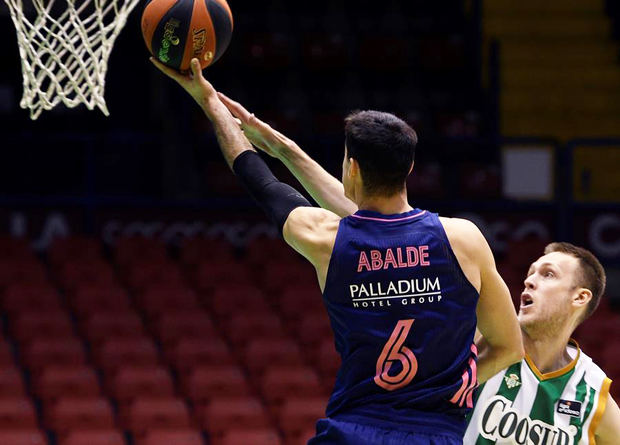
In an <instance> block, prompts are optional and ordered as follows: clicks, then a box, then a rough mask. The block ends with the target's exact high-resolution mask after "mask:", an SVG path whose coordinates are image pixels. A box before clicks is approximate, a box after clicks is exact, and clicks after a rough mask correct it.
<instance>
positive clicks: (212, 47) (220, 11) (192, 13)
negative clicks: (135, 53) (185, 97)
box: [142, 0, 233, 71]
mask: <svg viewBox="0 0 620 445" xmlns="http://www.w3.org/2000/svg"><path fill="white" fill-rule="evenodd" d="M232 30H233V17H232V13H231V12H230V8H229V6H228V4H227V3H226V0H150V1H149V2H148V3H147V4H146V6H145V8H144V11H143V13H142V36H143V37H144V41H145V42H146V46H147V48H148V49H149V51H150V53H151V54H152V55H153V56H154V57H155V58H156V59H157V60H159V61H160V62H162V63H164V64H165V65H168V66H169V67H172V68H176V69H177V70H181V71H185V70H187V69H189V62H190V60H192V59H193V58H194V57H196V58H198V60H200V65H201V67H202V68H206V67H207V66H209V65H211V64H212V63H213V62H215V61H216V60H217V59H219V58H220V57H221V55H222V54H223V53H224V51H226V48H227V47H228V44H229V43H230V38H231V36H232Z"/></svg>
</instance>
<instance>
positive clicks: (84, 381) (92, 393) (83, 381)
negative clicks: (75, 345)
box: [32, 365, 101, 402]
mask: <svg viewBox="0 0 620 445" xmlns="http://www.w3.org/2000/svg"><path fill="white" fill-rule="evenodd" d="M32 388H33V392H34V393H35V394H36V395H37V396H38V397H39V398H41V399H42V400H43V401H44V402H50V401H54V400H56V399H58V398H60V397H63V396H65V395H71V397H84V398H92V397H96V396H98V395H100V394H101V391H100V389H99V380H98V378H97V374H96V373H95V370H94V369H93V368H91V367H89V366H86V365H82V366H65V365H52V366H47V367H45V368H43V369H42V370H41V372H40V373H39V374H35V375H34V376H33V381H32Z"/></svg>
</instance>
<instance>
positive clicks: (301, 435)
mask: <svg viewBox="0 0 620 445" xmlns="http://www.w3.org/2000/svg"><path fill="white" fill-rule="evenodd" d="M317 420H318V419H317ZM315 435H316V427H315V426H308V428H306V429H305V430H303V431H301V430H298V431H294V432H289V434H288V436H287V437H286V442H285V444H286V445H306V444H307V443H308V441H309V440H310V439H311V438H313V437H314V436H315Z"/></svg>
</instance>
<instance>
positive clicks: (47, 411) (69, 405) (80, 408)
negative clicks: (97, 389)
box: [43, 397, 115, 434]
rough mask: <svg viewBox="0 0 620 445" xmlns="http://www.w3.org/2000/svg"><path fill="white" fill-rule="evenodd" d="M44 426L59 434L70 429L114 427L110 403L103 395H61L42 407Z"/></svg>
mask: <svg viewBox="0 0 620 445" xmlns="http://www.w3.org/2000/svg"><path fill="white" fill-rule="evenodd" d="M43 417H44V422H45V426H46V427H47V428H49V429H51V430H54V431H55V432H57V433H59V434H66V433H68V432H69V431H70V430H74V429H80V430H98V429H106V428H114V426H115V419H114V412H113V411H112V405H111V404H110V402H109V401H108V399H105V398H103V397H92V398H75V397H62V398H60V399H58V400H57V401H56V402H53V403H50V404H48V405H47V406H45V407H44V415H43Z"/></svg>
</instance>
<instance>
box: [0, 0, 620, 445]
mask: <svg viewBox="0 0 620 445" xmlns="http://www.w3.org/2000/svg"><path fill="white" fill-rule="evenodd" d="M229 3H230V6H231V8H232V10H233V14H234V16H235V32H234V34H233V40H232V43H231V45H230V47H229V49H228V51H227V53H226V54H225V55H224V56H223V57H222V59H221V60H220V61H219V62H218V63H217V64H216V65H215V66H214V67H212V68H209V69H208V70H207V71H206V75H207V77H208V78H209V79H210V80H211V81H212V82H213V83H214V85H215V86H216V88H218V89H219V90H221V91H223V92H225V93H226V94H228V95H229V96H231V97H233V98H235V99H237V100H239V101H241V102H242V103H243V104H244V105H246V106H247V107H248V108H249V109H250V110H251V111H253V112H255V113H256V114H257V115H258V116H260V117H262V118H264V119H266V120H268V121H269V122H270V123H272V124H273V125H274V126H275V127H276V128H278V129H279V130H281V131H282V132H283V133H285V134H287V135H289V136H290V137H292V138H293V139H295V140H296V141H297V142H298V143H299V145H301V146H302V147H303V148H304V149H305V150H306V151H308V152H309V153H310V154H311V155H312V156H313V157H315V158H316V159H317V160H319V161H320V162H321V163H322V164H323V165H325V166H327V167H328V169H329V170H330V171H331V172H333V173H334V174H335V175H336V176H340V163H341V157H342V153H343V134H342V127H343V117H344V116H345V115H346V114H347V113H348V112H349V111H351V110H354V109H366V108H375V109H381V110H387V111H392V112H395V113H397V114H398V115H399V116H401V117H403V118H404V119H406V120H407V121H408V122H409V123H411V124H412V125H413V126H414V128H415V129H416V130H417V131H418V133H419V135H420V144H419V149H418V153H417V159H416V167H415V170H414V175H413V176H412V177H411V182H410V201H411V202H412V203H414V204H415V205H416V206H417V207H423V208H429V209H431V210H433V211H438V212H440V213H443V214H445V215H448V216H465V217H468V218H471V219H473V220H474V221H476V223H477V224H478V225H479V226H480V227H481V229H482V230H483V232H484V233H485V235H486V236H487V239H489V241H490V242H491V244H492V247H493V249H494V252H495V254H496V258H497V261H498V264H499V269H500V272H501V273H502V275H503V277H504V279H505V280H506V281H507V283H508V284H509V287H510V289H511V291H512V293H513V296H514V297H515V298H517V297H518V295H519V294H520V292H521V289H522V286H523V285H522V280H523V277H524V275H525V272H526V271H527V268H528V266H529V264H530V262H531V261H533V260H534V259H536V258H537V257H538V256H539V255H540V254H541V253H542V249H543V247H544V245H545V244H546V243H547V242H549V241H551V240H566V241H571V242H574V243H576V244H579V245H582V246H585V247H588V248H590V249H591V250H592V251H593V252H594V253H595V254H596V255H597V256H598V257H599V258H600V259H601V261H602V262H603V264H604V265H605V266H606V270H607V274H608V287H607V294H606V296H605V298H604V301H603V302H602V304H601V307H600V308H599V309H598V311H597V313H595V315H594V316H593V318H592V319H590V320H589V321H587V322H586V323H585V324H584V326H583V327H582V328H580V330H579V332H578V333H577V334H578V335H577V339H578V341H579V342H580V344H581V345H582V347H583V349H584V350H585V352H586V353H588V354H589V355H591V356H592V357H593V358H594V359H595V361H596V362H597V363H599V364H600V365H601V366H602V367H603V369H605V371H606V372H607V373H608V375H609V376H610V377H611V378H612V379H620V360H618V355H619V354H620V314H619V313H618V310H620V174H618V170H619V168H620V4H618V2H616V1H613V0H607V1H605V0H547V1H545V2H539V1H537V0H519V1H516V0H487V1H482V0H471V1H462V0H441V1H439V0H437V1H422V0H408V1H394V0H386V1H383V2H374V1H373V2H371V1H368V0H355V1H353V0H331V1H329V2H324V3H323V4H320V5H319V4H317V3H316V2H310V1H299V2H289V1H285V0H267V1H265V2H257V1H249V0H230V2H229ZM139 9H140V7H138V8H137V10H136V11H134V13H133V14H132V16H131V17H130V20H129V22H128V24H127V26H126V28H125V30H124V31H123V32H122V34H121V36H120V37H119V39H118V41H117V42H116V44H115V48H114V51H113V53H112V56H111V60H110V70H109V73H108V77H107V85H106V94H105V96H106V99H107V102H108V106H109V109H110V112H111V116H110V117H109V118H105V117H104V116H103V115H102V114H101V113H100V112H99V111H93V112H88V111H86V110H85V108H84V107H79V108H77V109H73V110H69V109H66V108H64V107H63V106H59V107H58V108H56V109H55V110H53V111H51V112H45V113H43V115H42V116H41V117H40V118H39V120H38V121H34V122H33V121H30V120H29V118H28V113H27V111H24V110H21V109H20V108H19V99H20V96H21V73H20V69H21V67H20V59H19V53H18V48H17V42H16V39H15V32H14V28H13V24H12V23H11V20H10V17H9V16H8V10H7V8H6V7H3V8H0V20H1V23H2V26H0V35H1V40H2V42H3V58H2V64H1V68H0V126H1V129H2V139H1V142H0V146H1V147H2V152H1V156H2V162H1V163H0V228H1V229H0V232H1V233H2V237H1V239H0V303H1V309H2V319H1V335H0V444H3V445H11V444H15V445H21V444H33V445H34V444H37V445H38V444H58V445H82V444H89V445H98V444H106V445H122V444H127V445H130V444H136V445H157V444H159V445H163V444H187V445H194V444H220V445H224V444H226V445H236V444H258V445H260V444H263V443H265V444H277V443H282V444H287V445H293V444H301V443H305V440H306V439H307V437H309V436H310V435H312V433H313V430H314V422H315V420H316V419H317V418H319V417H321V416H322V415H323V410H324V407H325V401H326V399H327V397H328V394H329V392H330V390H331V385H332V383H333V378H334V373H335V371H336V370H337V367H338V358H337V356H336V355H335V354H336V353H335V351H334V347H333V341H332V337H331V332H330V327H329V323H328V320H327V316H326V313H325V311H324V309H323V307H322V301H321V295H320V292H319V289H318V286H317V284H316V283H315V279H314V276H313V271H312V269H311V267H310V266H309V265H308V264H306V263H304V262H303V261H302V260H301V259H300V258H298V257H297V256H296V255H295V254H293V253H292V251H290V250H289V249H288V248H287V247H286V246H285V245H284V244H283V242H281V241H279V240H278V239H276V237H275V231H274V230H273V229H272V228H271V227H270V226H269V224H268V223H267V222H266V220H265V219H264V218H263V217H262V215H261V214H260V212H259V211H258V209H257V207H256V206H255V205H254V204H253V203H252V202H251V201H250V200H249V199H248V198H246V196H245V194H244V193H243V191H242V190H241V189H240V187H239V186H238V185H237V184H236V181H235V178H234V177H233V175H232V174H231V173H230V172H229V171H228V169H227V168H226V166H225V164H224V162H223V160H222V159H221V156H220V154H219V150H218V149H217V146H216V142H215V137H214V134H213V133H212V131H211V129H210V127H209V125H208V124H207V121H206V119H205V118H204V117H203V116H202V115H201V113H200V111H199V109H198V107H196V106H195V105H194V104H193V103H192V102H191V101H190V99H189V98H188V97H187V95H186V94H184V93H183V92H182V91H181V89H180V88H178V87H177V86H176V85H174V84H173V83H172V82H171V81H169V80H168V79H165V78H164V77H163V76H162V75H161V74H160V73H159V72H157V71H156V70H155V69H154V68H153V67H151V66H150V63H149V62H148V53H147V50H146V48H145V46H144V43H143V42H142V37H141V34H140V27H139V20H140V12H139ZM273 166H274V168H275V169H276V170H277V172H278V175H279V176H280V177H282V178H287V179H288V180H289V181H291V183H294V179H292V177H291V176H290V175H289V174H288V173H286V172H285V171H284V170H283V169H282V168H281V166H279V165H277V164H276V163H273ZM233 312H234V314H233ZM618 388H620V386H619V385H618V384H615V385H612V393H613V394H614V395H615V397H616V399H617V398H618V397H620V390H619V389H618Z"/></svg>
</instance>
